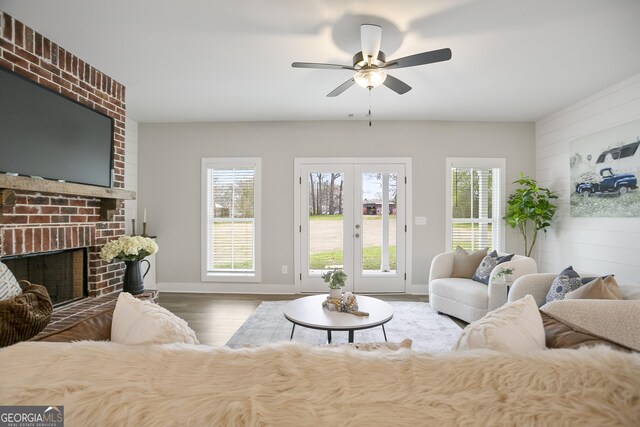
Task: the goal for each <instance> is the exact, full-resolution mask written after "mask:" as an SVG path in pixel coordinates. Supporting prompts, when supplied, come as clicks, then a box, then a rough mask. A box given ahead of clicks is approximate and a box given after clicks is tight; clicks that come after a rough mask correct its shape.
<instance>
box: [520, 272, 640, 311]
mask: <svg viewBox="0 0 640 427" xmlns="http://www.w3.org/2000/svg"><path fill="white" fill-rule="evenodd" d="M578 274H580V276H581V277H598V276H601V275H598V274H587V273H578ZM556 276H558V274H557V273H536V274H526V275H523V276H521V277H519V278H518V279H516V280H514V282H513V285H512V286H511V289H510V291H509V298H508V301H509V302H512V301H516V300H519V299H520V298H522V297H524V296H525V295H527V294H530V295H532V296H533V298H534V299H535V300H536V303H537V304H538V307H541V306H543V305H544V304H545V302H546V296H547V293H548V292H549V288H550V287H551V284H552V283H553V280H554V279H555V278H556ZM616 282H617V283H618V286H619V287H620V292H621V293H622V297H623V298H624V299H625V300H640V284H638V283H633V282H630V281H625V280H620V279H618V278H616Z"/></svg>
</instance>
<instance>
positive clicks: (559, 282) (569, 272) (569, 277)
mask: <svg viewBox="0 0 640 427" xmlns="http://www.w3.org/2000/svg"><path fill="white" fill-rule="evenodd" d="M581 285H582V280H581V279H580V275H579V274H578V273H576V272H575V270H574V269H573V267H572V266H569V267H567V268H565V269H564V270H562V271H561V272H560V274H558V276H557V277H556V278H555V279H553V283H552V284H551V287H550V288H549V292H548V293H547V297H546V299H545V301H546V302H551V301H556V300H560V299H564V296H565V295H566V294H568V293H569V292H571V291H575V290H576V289H578V288H579V287H580V286H581Z"/></svg>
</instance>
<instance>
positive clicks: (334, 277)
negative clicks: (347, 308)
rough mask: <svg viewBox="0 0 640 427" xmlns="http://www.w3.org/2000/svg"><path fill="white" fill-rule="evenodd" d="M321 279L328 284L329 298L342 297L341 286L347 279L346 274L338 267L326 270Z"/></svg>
mask: <svg viewBox="0 0 640 427" xmlns="http://www.w3.org/2000/svg"><path fill="white" fill-rule="evenodd" d="M322 279H323V280H324V281H325V282H326V283H327V284H328V285H329V296H330V297H331V298H342V287H343V286H344V283H345V281H346V280H347V274H346V273H345V272H344V271H342V270H339V269H337V268H336V269H333V270H332V271H327V272H325V273H324V274H323V275H322Z"/></svg>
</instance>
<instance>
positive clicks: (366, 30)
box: [360, 24, 382, 62]
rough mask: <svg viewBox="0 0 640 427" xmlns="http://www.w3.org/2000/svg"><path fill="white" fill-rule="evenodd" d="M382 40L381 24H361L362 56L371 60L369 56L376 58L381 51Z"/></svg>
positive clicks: (366, 59)
mask: <svg viewBox="0 0 640 427" xmlns="http://www.w3.org/2000/svg"><path fill="white" fill-rule="evenodd" d="M381 40H382V27H381V26H379V25H372V24H362V25H360V41H361V43H362V57H363V58H364V60H365V61H367V62H370V60H369V58H371V59H372V60H375V59H376V58H377V57H378V52H380V42H381Z"/></svg>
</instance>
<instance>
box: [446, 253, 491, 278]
mask: <svg viewBox="0 0 640 427" xmlns="http://www.w3.org/2000/svg"><path fill="white" fill-rule="evenodd" d="M488 250H489V248H484V249H481V250H479V251H473V252H471V253H469V252H467V251H466V250H465V249H463V248H461V247H460V246H456V250H455V252H454V255H453V272H452V273H451V277H460V278H463V279H471V277H472V276H473V273H474V272H475V271H476V269H477V268H478V266H479V265H480V263H481V262H482V259H483V258H484V257H485V256H486V255H487V251H488Z"/></svg>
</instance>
